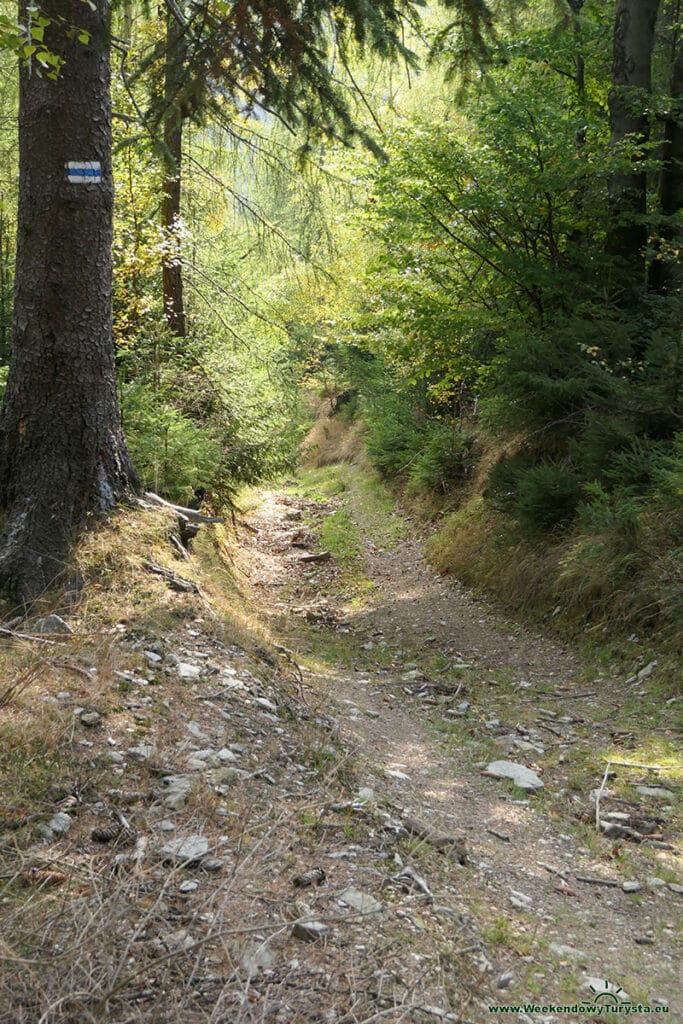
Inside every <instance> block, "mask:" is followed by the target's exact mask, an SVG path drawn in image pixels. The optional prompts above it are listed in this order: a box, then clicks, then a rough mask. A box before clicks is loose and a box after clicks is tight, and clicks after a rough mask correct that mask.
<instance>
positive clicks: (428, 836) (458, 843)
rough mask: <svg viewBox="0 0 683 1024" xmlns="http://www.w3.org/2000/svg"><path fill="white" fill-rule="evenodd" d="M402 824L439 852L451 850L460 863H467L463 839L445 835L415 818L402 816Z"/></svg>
mask: <svg viewBox="0 0 683 1024" xmlns="http://www.w3.org/2000/svg"><path fill="white" fill-rule="evenodd" d="M402 824H403V827H404V828H405V829H407V831H408V832H410V833H411V834H412V835H414V836H418V838H419V839H424V841H425V842H426V843H429V845H430V846H433V847H434V849H435V850H438V851H439V853H450V852H453V853H455V855H456V857H457V860H458V862H459V863H460V864H467V851H466V849H465V841H464V840H463V839H458V838H456V837H455V836H450V835H447V833H445V832H439V831H438V829H435V828H432V827H431V825H426V824H425V823H424V822H422V821H418V819H417V818H403V821H402Z"/></svg>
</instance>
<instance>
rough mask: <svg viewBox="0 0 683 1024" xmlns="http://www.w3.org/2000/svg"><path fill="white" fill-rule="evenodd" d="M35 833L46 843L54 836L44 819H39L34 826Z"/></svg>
mask: <svg viewBox="0 0 683 1024" xmlns="http://www.w3.org/2000/svg"><path fill="white" fill-rule="evenodd" d="M35 835H36V837H37V838H38V839H43V840H44V841H45V842H46V843H51V842H52V840H53V839H54V837H55V834H54V832H53V831H52V829H51V828H50V826H49V825H48V824H47V822H45V821H40V822H38V824H37V825H36V827H35Z"/></svg>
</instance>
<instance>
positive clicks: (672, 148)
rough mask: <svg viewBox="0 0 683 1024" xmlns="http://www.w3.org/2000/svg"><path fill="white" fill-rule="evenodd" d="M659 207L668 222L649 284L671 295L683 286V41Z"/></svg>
mask: <svg viewBox="0 0 683 1024" xmlns="http://www.w3.org/2000/svg"><path fill="white" fill-rule="evenodd" d="M659 208H660V212H661V213H662V214H663V216H664V217H667V218H669V223H668V224H667V225H665V227H664V230H663V231H662V237H663V239H664V242H665V244H664V245H663V246H662V247H661V248H660V254H659V255H660V256H661V259H656V260H653V261H652V264H651V266H650V285H651V287H652V288H655V289H656V290H657V291H661V292H665V293H668V294H671V293H672V292H674V291H679V292H680V291H681V288H683V260H681V256H680V253H681V250H682V249H683V228H681V224H680V220H679V221H678V222H676V221H675V220H674V217H675V216H676V214H677V213H679V212H680V211H681V210H683V42H679V45H678V49H677V51H676V55H675V59H674V63H673V68H672V73H671V108H670V111H669V116H668V117H667V119H666V121H665V123H664V139H663V144H662V169H661V171H660V176H659Z"/></svg>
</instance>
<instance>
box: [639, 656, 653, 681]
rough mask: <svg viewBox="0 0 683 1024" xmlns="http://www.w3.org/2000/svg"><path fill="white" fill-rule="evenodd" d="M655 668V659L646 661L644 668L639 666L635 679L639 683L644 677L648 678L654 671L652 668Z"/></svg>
mask: <svg viewBox="0 0 683 1024" xmlns="http://www.w3.org/2000/svg"><path fill="white" fill-rule="evenodd" d="M656 668H657V662H656V661H650V662H648V664H647V665H646V666H645V667H644V668H641V670H640V672H638V673H637V675H636V679H637V680H638V682H639V683H642V681H643V680H644V679H649V678H650V676H651V675H652V673H653V672H654V670H655V669H656Z"/></svg>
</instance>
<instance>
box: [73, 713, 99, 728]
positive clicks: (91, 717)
mask: <svg viewBox="0 0 683 1024" xmlns="http://www.w3.org/2000/svg"><path fill="white" fill-rule="evenodd" d="M78 718H79V721H80V723H81V725H88V726H90V727H91V728H92V727H93V726H95V725H99V724H100V722H101V721H102V715H101V714H100V713H99V711H81V713H80V715H79V716H78Z"/></svg>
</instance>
